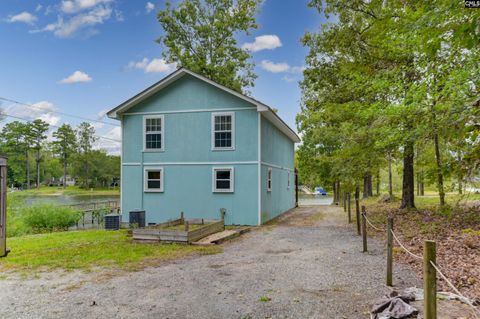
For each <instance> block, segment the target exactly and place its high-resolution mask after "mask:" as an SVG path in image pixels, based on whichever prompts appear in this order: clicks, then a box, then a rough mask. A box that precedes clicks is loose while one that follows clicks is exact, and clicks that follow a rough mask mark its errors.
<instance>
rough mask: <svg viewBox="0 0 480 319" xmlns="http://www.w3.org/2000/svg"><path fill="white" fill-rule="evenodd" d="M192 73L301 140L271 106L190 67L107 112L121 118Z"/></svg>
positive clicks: (292, 138) (168, 76)
mask: <svg viewBox="0 0 480 319" xmlns="http://www.w3.org/2000/svg"><path fill="white" fill-rule="evenodd" d="M186 74H188V75H191V76H193V77H195V78H197V79H199V80H201V81H204V82H206V83H208V84H210V85H213V86H215V87H217V88H219V89H221V90H223V91H225V92H227V93H230V94H232V95H234V96H236V97H238V98H240V99H242V100H245V101H247V102H249V103H251V104H253V105H254V106H256V107H257V111H258V112H261V113H262V115H263V116H264V117H265V118H266V119H268V120H269V121H270V122H271V123H272V124H273V125H275V126H276V127H277V128H278V129H279V130H280V131H281V132H283V133H284V134H285V135H287V136H288V137H289V138H290V139H291V140H292V141H293V142H296V143H298V142H300V138H299V137H298V135H297V133H295V131H294V130H292V129H291V128H290V127H289V126H288V125H287V124H286V123H285V122H284V121H283V120H282V119H281V118H280V117H279V116H278V115H277V114H276V113H275V112H274V111H273V109H272V108H271V107H269V106H268V105H266V104H264V103H262V102H260V101H257V100H255V99H253V98H251V97H249V96H246V95H244V94H242V93H239V92H237V91H234V90H232V89H229V88H227V87H226V86H223V85H221V84H218V83H216V82H214V81H212V80H210V79H208V78H206V77H204V76H202V75H200V74H197V73H195V72H192V71H190V70H188V69H185V68H179V69H177V70H176V71H174V72H173V73H170V74H169V75H167V76H166V77H164V78H163V79H161V80H160V81H158V82H157V83H155V84H153V85H151V86H149V87H148V88H146V89H145V90H143V91H141V92H140V93H138V94H137V95H135V96H133V97H131V98H129V99H128V100H126V101H125V102H123V103H122V104H120V105H118V106H117V107H115V108H113V109H112V110H110V111H108V112H107V116H108V117H109V118H112V119H120V117H121V114H122V113H125V112H126V111H127V110H128V109H130V108H131V107H133V106H135V105H137V104H138V103H140V102H141V101H143V100H145V99H147V98H148V97H150V96H152V95H153V94H155V93H157V92H159V91H160V90H162V89H163V88H165V87H167V86H168V85H170V84H171V83H173V82H175V81H176V80H178V79H180V78H181V77H183V76H184V75H186Z"/></svg>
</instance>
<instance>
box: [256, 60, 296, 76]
mask: <svg viewBox="0 0 480 319" xmlns="http://www.w3.org/2000/svg"><path fill="white" fill-rule="evenodd" d="M260 67H261V68H262V69H264V70H266V71H268V72H272V73H284V72H288V73H301V72H302V71H303V69H304V67H301V66H290V65H289V64H288V63H285V62H282V63H275V62H272V61H269V60H262V62H260Z"/></svg>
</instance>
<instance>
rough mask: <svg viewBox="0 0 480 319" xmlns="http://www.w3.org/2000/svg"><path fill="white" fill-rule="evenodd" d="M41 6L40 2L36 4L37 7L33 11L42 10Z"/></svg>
mask: <svg viewBox="0 0 480 319" xmlns="http://www.w3.org/2000/svg"><path fill="white" fill-rule="evenodd" d="M42 8H43V6H42V5H41V4H37V7H36V8H35V11H36V12H38V11H40V10H42Z"/></svg>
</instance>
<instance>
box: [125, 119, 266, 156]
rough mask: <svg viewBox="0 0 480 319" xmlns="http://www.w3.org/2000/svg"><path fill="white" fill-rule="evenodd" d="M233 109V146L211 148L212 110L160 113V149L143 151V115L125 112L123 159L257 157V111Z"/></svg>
mask: <svg viewBox="0 0 480 319" xmlns="http://www.w3.org/2000/svg"><path fill="white" fill-rule="evenodd" d="M232 112H234V113H235V150H234V151H212V149H211V134H212V129H211V121H212V112H194V113H168V114H164V121H165V128H164V130H165V145H164V149H165V150H164V151H163V152H143V117H144V115H125V116H124V120H123V126H124V131H123V136H124V140H125V142H124V156H123V162H124V163H139V162H145V163H158V162H199V161H201V162H210V161H213V162H217V161H257V152H258V151H257V148H258V147H257V143H258V137H257V135H258V132H257V131H258V130H257V121H258V119H257V111H256V110H237V111H232Z"/></svg>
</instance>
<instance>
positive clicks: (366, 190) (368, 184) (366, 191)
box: [363, 173, 373, 198]
mask: <svg viewBox="0 0 480 319" xmlns="http://www.w3.org/2000/svg"><path fill="white" fill-rule="evenodd" d="M370 196H373V187H372V174H370V173H368V174H367V175H365V177H364V178H363V198H367V197H370Z"/></svg>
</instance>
